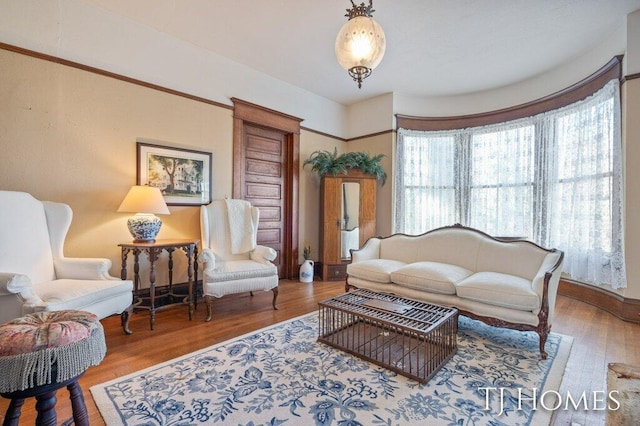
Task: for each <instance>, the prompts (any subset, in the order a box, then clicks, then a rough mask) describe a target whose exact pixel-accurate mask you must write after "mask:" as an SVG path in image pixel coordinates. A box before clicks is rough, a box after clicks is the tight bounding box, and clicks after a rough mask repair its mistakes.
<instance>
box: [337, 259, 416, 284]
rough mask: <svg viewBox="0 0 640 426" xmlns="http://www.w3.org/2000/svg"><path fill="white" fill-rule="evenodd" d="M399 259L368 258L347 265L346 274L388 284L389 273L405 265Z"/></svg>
mask: <svg viewBox="0 0 640 426" xmlns="http://www.w3.org/2000/svg"><path fill="white" fill-rule="evenodd" d="M405 265H406V263H404V262H400V261H399V260H389V259H370V260H365V261H362V262H358V263H351V264H349V265H347V275H349V276H350V277H356V278H360V279H363V280H369V281H374V282H377V283H383V284H387V283H388V284H390V283H391V273H392V272H394V271H396V270H397V269H399V268H402V267H403V266H405Z"/></svg>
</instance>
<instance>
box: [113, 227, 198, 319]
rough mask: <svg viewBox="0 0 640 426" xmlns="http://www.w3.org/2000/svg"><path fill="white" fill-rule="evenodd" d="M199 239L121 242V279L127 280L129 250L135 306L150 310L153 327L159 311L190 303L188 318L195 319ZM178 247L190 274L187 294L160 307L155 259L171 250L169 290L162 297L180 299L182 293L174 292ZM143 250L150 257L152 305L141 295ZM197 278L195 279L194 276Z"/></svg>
mask: <svg viewBox="0 0 640 426" xmlns="http://www.w3.org/2000/svg"><path fill="white" fill-rule="evenodd" d="M199 241H200V240H190V239H171V240H155V241H154V242H148V243H135V242H130V243H122V244H118V246H119V247H120V248H121V249H122V270H121V272H120V278H122V279H123V280H126V279H127V257H128V255H129V253H133V259H134V263H133V273H134V280H133V292H134V296H135V297H137V298H138V300H137V301H136V302H134V305H133V308H134V309H145V310H148V311H149V321H150V327H151V330H153V328H154V323H155V318H156V312H157V311H160V310H163V309H165V308H168V307H171V306H175V305H182V304H187V305H189V320H191V319H192V318H193V309H194V297H193V288H194V285H193V284H194V283H195V282H197V281H198V262H197V261H196V259H197V257H198V242H199ZM176 249H181V250H182V251H184V253H185V254H186V255H187V275H188V277H189V281H188V295H187V296H185V297H184V298H183V299H182V300H180V301H178V302H173V303H168V304H164V305H161V306H156V261H157V260H158V257H159V256H160V254H161V253H162V252H163V251H166V252H167V253H169V263H168V270H169V292H168V293H167V294H163V295H162V297H170V298H172V299H173V298H180V297H181V296H183V295H180V294H175V293H173V252H174V251H175V250H176ZM140 253H146V254H147V258H148V259H149V264H150V266H149V305H148V306H147V305H143V304H142V302H143V300H144V298H143V297H142V296H140V264H139V260H140ZM194 277H195V278H194Z"/></svg>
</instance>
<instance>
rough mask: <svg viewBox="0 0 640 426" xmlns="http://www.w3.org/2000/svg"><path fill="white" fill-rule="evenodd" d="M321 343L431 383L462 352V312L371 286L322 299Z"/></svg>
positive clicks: (422, 381)
mask: <svg viewBox="0 0 640 426" xmlns="http://www.w3.org/2000/svg"><path fill="white" fill-rule="evenodd" d="M318 316H319V318H318V322H319V330H318V341H319V342H322V343H326V344H328V345H331V346H333V347H336V348H338V349H341V350H343V351H345V352H348V353H350V354H353V355H356V356H358V357H360V358H363V359H366V360H368V361H371V362H373V363H375V364H378V365H380V366H382V367H385V368H388V369H390V370H392V371H395V372H397V373H398V374H402V375H404V376H407V377H410V378H412V379H415V380H417V381H419V382H421V383H426V382H428V381H429V379H431V378H432V377H433V376H434V375H435V374H436V372H438V370H439V369H440V368H442V366H443V365H444V364H446V363H447V361H449V360H450V359H451V357H452V356H453V355H454V354H455V353H456V351H457V350H458V342H457V339H456V333H457V332H458V310H457V309H455V308H448V307H444V306H438V305H432V304H430V303H425V302H420V301H417V300H412V299H407V298H404V297H398V296H393V295H388V294H381V293H375V292H373V291H369V290H363V289H359V290H355V291H351V292H349V293H345V294H342V295H339V296H336V297H333V298H331V299H328V300H324V301H322V302H320V303H319V315H318Z"/></svg>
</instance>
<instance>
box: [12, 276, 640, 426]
mask: <svg viewBox="0 0 640 426" xmlns="http://www.w3.org/2000/svg"><path fill="white" fill-rule="evenodd" d="M343 292H344V283H343V282H317V281H316V282H315V283H314V284H303V283H299V282H296V281H288V280H283V281H281V283H280V294H279V296H278V308H279V309H278V310H277V311H274V310H272V308H271V297H272V293H271V292H259V293H255V294H254V296H253V297H251V296H250V295H249V294H237V295H230V296H225V297H224V298H222V299H218V300H216V302H215V310H214V316H213V320H212V321H211V322H210V323H205V322H204V317H205V311H206V309H205V307H204V306H203V305H202V304H199V306H198V310H197V311H196V313H195V316H194V319H193V321H189V320H188V315H187V311H186V308H185V309H182V308H180V307H175V308H171V309H168V310H166V311H162V312H159V313H158V314H157V315H156V323H155V330H154V331H151V330H149V317H148V314H145V313H137V314H135V315H134V316H133V319H132V320H131V324H130V325H131V328H132V330H133V332H134V333H133V334H132V335H130V336H126V335H124V334H123V333H122V329H121V328H120V318H119V317H117V316H115V317H110V318H107V319H105V320H103V321H102V324H103V326H104V328H105V336H106V340H107V348H108V352H107V356H106V357H105V359H104V360H103V361H102V363H101V364H100V365H99V366H96V367H92V368H90V369H89V370H88V371H87V372H86V373H85V375H84V376H83V377H82V378H81V379H80V385H81V386H82V389H83V392H84V397H85V402H86V405H87V410H88V413H89V419H90V422H91V424H92V425H103V424H104V422H103V420H102V417H101V416H100V413H99V412H98V409H97V407H96V406H95V404H94V402H93V399H92V397H91V393H90V392H89V388H90V387H91V386H93V385H95V384H98V383H102V382H105V381H108V380H111V379H114V378H116V377H120V376H123V375H126V374H129V373H132V372H134V371H137V370H140V369H143V368H146V367H149V366H151V365H154V364H157V363H160V362H163V361H167V360H169V359H172V358H175V357H178V356H180V355H183V354H186V353H189V352H193V351H195V350H198V349H201V348H204V347H207V346H211V345H213V344H215V343H219V342H222V341H224V340H227V339H230V338H232V337H235V336H238V335H241V334H245V333H248V332H250V331H253V330H256V329H259V328H261V327H265V326H267V325H270V324H274V323H277V322H280V321H284V320H286V319H289V318H293V317H296V316H299V315H302V314H305V313H308V312H311V311H314V310H316V309H317V304H318V302H319V301H321V300H324V299H327V298H329V297H332V296H334V295H337V294H340V293H343ZM552 331H553V332H555V333H561V334H566V335H570V336H573V337H574V343H573V348H572V351H571V356H570V358H569V361H568V363H567V369H566V374H565V376H564V381H563V384H562V387H561V389H560V393H561V395H564V394H566V392H570V393H571V394H572V395H574V396H579V395H580V394H581V393H582V392H583V391H585V390H586V391H605V390H606V368H607V364H608V363H610V362H623V363H629V364H635V365H640V339H639V338H638V336H640V325H639V324H632V323H627V322H624V321H621V320H619V319H617V318H616V317H614V316H613V315H611V314H608V313H606V312H604V311H602V310H599V309H597V308H595V307H593V306H591V305H588V304H585V303H582V302H579V301H576V300H573V299H569V298H567V297H562V296H559V297H558V300H557V303H556V318H555V321H554V324H553V330H552ZM57 396H58V403H57V405H56V408H57V413H58V423H59V424H61V423H62V422H63V421H65V420H67V419H69V418H70V417H71V403H70V402H69V398H68V394H67V391H66V390H61V391H59V392H58V395H57ZM7 406H8V400H6V399H0V412H1V413H2V414H1V415H0V419H4V413H5V412H6V409H7ZM35 416H36V412H35V401H34V400H33V399H31V400H27V401H26V402H25V405H24V406H23V409H22V417H21V419H20V425H32V424H34V422H35ZM604 416H605V413H604V412H603V411H588V412H586V413H583V414H576V413H574V412H567V411H557V412H556V415H555V419H554V422H553V424H554V425H571V424H572V423H575V424H579V425H583V426H587V425H601V424H604Z"/></svg>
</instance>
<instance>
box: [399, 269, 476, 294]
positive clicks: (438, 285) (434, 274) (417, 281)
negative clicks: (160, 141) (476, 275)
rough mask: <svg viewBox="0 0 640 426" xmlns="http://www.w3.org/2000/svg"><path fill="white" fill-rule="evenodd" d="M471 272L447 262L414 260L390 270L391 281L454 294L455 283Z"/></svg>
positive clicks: (416, 288) (414, 287) (471, 272)
mask: <svg viewBox="0 0 640 426" xmlns="http://www.w3.org/2000/svg"><path fill="white" fill-rule="evenodd" d="M472 274H473V271H470V270H468V269H465V268H462V267H460V266H456V265H451V264H448V263H438V262H415V263H410V264H408V265H406V266H403V267H402V268H400V269H398V270H396V271H394V272H392V273H391V281H392V282H393V283H394V284H397V285H399V286H402V287H408V288H413V289H415V290H424V291H430V292H432V293H440V294H456V284H457V283H459V282H460V281H462V280H464V279H465V278H467V277H469V276H470V275H472Z"/></svg>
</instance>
